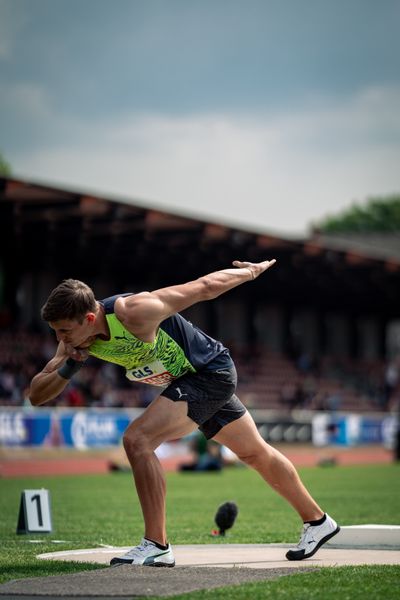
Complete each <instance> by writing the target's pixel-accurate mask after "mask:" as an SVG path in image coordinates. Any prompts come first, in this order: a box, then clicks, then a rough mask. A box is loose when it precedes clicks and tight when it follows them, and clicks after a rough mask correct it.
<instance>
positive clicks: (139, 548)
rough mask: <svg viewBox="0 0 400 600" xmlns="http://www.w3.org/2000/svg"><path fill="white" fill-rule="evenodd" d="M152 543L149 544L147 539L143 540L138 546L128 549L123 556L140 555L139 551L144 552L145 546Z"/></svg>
mask: <svg viewBox="0 0 400 600" xmlns="http://www.w3.org/2000/svg"><path fill="white" fill-rule="evenodd" d="M152 545H153V544H150V543H149V542H148V541H146V540H143V541H142V542H140V544H139V545H138V546H135V547H134V548H131V549H130V550H128V552H127V553H126V555H125V556H140V553H141V552H144V551H145V550H146V548H148V546H152Z"/></svg>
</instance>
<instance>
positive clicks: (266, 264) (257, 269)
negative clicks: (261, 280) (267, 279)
mask: <svg viewBox="0 0 400 600" xmlns="http://www.w3.org/2000/svg"><path fill="white" fill-rule="evenodd" d="M275 263H276V260H275V258H273V259H272V260H263V261H262V262H259V263H252V262H247V261H242V260H234V261H233V263H232V264H233V266H234V267H238V268H239V269H248V270H249V271H250V273H251V274H252V276H253V279H255V278H256V277H258V276H259V275H261V273H264V271H266V270H267V269H269V268H270V267H272V266H273V265H274V264H275Z"/></svg>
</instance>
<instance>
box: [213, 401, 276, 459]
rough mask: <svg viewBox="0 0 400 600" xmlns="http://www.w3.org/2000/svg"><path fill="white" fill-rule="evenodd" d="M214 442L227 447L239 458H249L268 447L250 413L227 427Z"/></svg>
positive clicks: (216, 436) (218, 434) (214, 438)
mask: <svg viewBox="0 0 400 600" xmlns="http://www.w3.org/2000/svg"><path fill="white" fill-rule="evenodd" d="M213 440H215V441H217V442H218V443H219V444H222V445H223V446H226V447H227V448H229V449H230V450H232V452H234V453H235V454H236V455H238V456H240V455H242V456H247V455H249V454H252V453H254V452H256V451H257V449H260V450H261V448H263V449H265V446H266V442H265V441H264V440H263V438H262V437H261V435H260V434H259V432H258V429H257V426H256V424H255V422H254V420H253V417H252V416H251V415H250V413H249V412H248V411H247V412H245V414H244V415H243V416H241V417H240V418H239V419H236V421H232V423H228V425H225V427H223V428H222V429H221V431H219V432H218V433H217V435H215V436H214V437H213Z"/></svg>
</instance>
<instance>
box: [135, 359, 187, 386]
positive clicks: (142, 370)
mask: <svg viewBox="0 0 400 600" xmlns="http://www.w3.org/2000/svg"><path fill="white" fill-rule="evenodd" d="M126 376H127V378H128V379H129V380H130V381H140V382H141V383H148V384H150V385H159V386H163V385H165V384H166V383H170V382H171V381H173V380H174V379H176V377H175V375H172V373H170V372H169V371H167V370H166V368H165V366H164V365H163V363H162V362H161V361H160V360H156V361H154V362H152V363H149V364H147V365H144V366H141V367H135V368H133V369H127V370H126Z"/></svg>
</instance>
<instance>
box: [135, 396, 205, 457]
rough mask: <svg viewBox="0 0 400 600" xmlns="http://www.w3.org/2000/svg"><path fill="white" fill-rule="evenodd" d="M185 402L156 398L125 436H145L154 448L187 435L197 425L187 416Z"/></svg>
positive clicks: (161, 397) (162, 397)
mask: <svg viewBox="0 0 400 600" xmlns="http://www.w3.org/2000/svg"><path fill="white" fill-rule="evenodd" d="M187 410H188V405H187V403H186V402H173V401H172V400H170V399H169V398H165V397H164V396H158V397H157V398H155V399H154V400H153V401H152V403H151V404H150V405H149V406H148V407H147V408H146V409H145V410H144V411H143V413H142V414H141V415H140V417H138V418H137V419H135V420H134V421H133V422H132V423H131V424H130V425H129V427H128V428H127V430H126V434H128V435H129V433H131V434H137V435H139V434H140V435H143V436H145V437H146V438H147V439H148V440H149V441H152V442H153V445H154V446H155V447H156V446H157V445H159V444H160V443H161V442H166V441H168V440H173V439H178V438H181V437H183V436H185V435H188V434H189V433H191V432H192V431H194V430H195V429H197V427H198V426H197V424H196V423H195V422H194V421H192V419H190V418H189V417H188V416H187Z"/></svg>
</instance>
